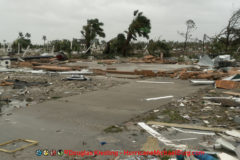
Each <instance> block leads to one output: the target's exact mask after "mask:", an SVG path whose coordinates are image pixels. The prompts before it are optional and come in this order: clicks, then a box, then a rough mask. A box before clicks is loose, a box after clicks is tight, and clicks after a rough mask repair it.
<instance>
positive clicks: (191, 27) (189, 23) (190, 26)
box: [178, 19, 196, 51]
mask: <svg viewBox="0 0 240 160" xmlns="http://www.w3.org/2000/svg"><path fill="white" fill-rule="evenodd" d="M186 26H187V30H186V32H178V33H179V34H180V35H181V36H183V37H184V39H185V41H184V48H183V49H184V51H186V48H187V42H188V40H189V39H190V38H191V37H192V34H191V33H192V32H193V31H194V30H195V29H196V24H195V22H194V21H193V20H192V19H189V20H187V21H186Z"/></svg>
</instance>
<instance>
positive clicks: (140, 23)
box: [122, 10, 151, 56]
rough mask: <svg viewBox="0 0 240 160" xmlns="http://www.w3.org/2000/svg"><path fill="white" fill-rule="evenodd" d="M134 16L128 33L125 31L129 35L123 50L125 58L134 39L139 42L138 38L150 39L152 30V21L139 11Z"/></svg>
mask: <svg viewBox="0 0 240 160" xmlns="http://www.w3.org/2000/svg"><path fill="white" fill-rule="evenodd" d="M133 15H134V19H133V20H132V23H131V24H130V25H129V27H128V31H125V32H126V33H127V39H126V42H125V45H124V47H123V49H122V54H123V56H126V55H127V48H128V46H129V44H130V42H131V40H132V39H133V40H137V36H139V37H144V38H147V39H149V35H148V34H149V33H150V30H151V22H150V20H149V19H148V18H147V17H145V16H144V15H143V13H142V12H138V10H136V11H134V13H133Z"/></svg>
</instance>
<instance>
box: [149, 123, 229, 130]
mask: <svg viewBox="0 0 240 160" xmlns="http://www.w3.org/2000/svg"><path fill="white" fill-rule="evenodd" d="M147 124H150V125H160V126H166V127H176V128H186V129H194V130H203V131H214V132H225V131H227V129H224V128H209V127H202V126H196V125H188V124H176V123H164V122H154V121H149V122H147Z"/></svg>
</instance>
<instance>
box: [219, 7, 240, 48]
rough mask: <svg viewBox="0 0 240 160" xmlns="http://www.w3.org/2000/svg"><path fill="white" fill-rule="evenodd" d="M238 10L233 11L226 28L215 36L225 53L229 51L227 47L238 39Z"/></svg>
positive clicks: (239, 25)
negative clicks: (222, 45) (222, 44)
mask: <svg viewBox="0 0 240 160" xmlns="http://www.w3.org/2000/svg"><path fill="white" fill-rule="evenodd" d="M239 33H240V9H238V10H237V11H235V12H234V13H233V15H232V16H231V17H230V19H229V20H228V24H227V26H226V27H225V28H224V29H223V30H222V31H221V32H220V33H219V35H217V36H216V38H217V39H218V40H219V41H221V42H223V43H224V44H225V52H228V51H229V47H230V46H231V45H232V43H233V42H234V40H236V39H239V38H240V35H239Z"/></svg>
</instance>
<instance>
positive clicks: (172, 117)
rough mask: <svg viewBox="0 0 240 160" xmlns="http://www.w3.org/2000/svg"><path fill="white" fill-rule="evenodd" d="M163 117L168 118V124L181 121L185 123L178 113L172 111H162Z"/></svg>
mask: <svg viewBox="0 0 240 160" xmlns="http://www.w3.org/2000/svg"><path fill="white" fill-rule="evenodd" d="M162 113H163V114H165V115H168V116H169V118H170V120H169V121H170V122H179V121H183V122H185V121H186V120H185V119H184V118H183V117H182V116H181V115H180V114H179V112H178V111H173V110H164V111H163V112H162Z"/></svg>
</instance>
